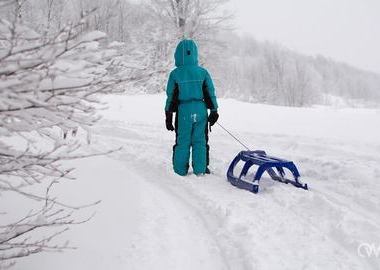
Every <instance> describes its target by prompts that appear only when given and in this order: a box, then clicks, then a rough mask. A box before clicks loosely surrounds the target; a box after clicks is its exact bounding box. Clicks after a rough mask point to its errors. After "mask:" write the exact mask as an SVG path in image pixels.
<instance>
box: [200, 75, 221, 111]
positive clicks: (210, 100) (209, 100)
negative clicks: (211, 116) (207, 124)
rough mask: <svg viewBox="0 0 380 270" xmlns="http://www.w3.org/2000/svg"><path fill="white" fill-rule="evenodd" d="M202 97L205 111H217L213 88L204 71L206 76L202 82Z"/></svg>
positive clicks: (209, 78)
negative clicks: (205, 107)
mask: <svg viewBox="0 0 380 270" xmlns="http://www.w3.org/2000/svg"><path fill="white" fill-rule="evenodd" d="M202 89H203V97H204V99H205V102H206V105H207V109H210V110H211V111H216V110H217V109H218V102H217V101H216V95H215V88H214V84H213V82H212V79H211V76H210V74H209V73H208V71H207V70H206V76H205V79H204V81H203V87H202Z"/></svg>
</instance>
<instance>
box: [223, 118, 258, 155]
mask: <svg viewBox="0 0 380 270" xmlns="http://www.w3.org/2000/svg"><path fill="white" fill-rule="evenodd" d="M216 123H217V124H218V126H220V127H221V128H222V129H223V130H224V131H225V132H227V133H228V135H230V136H231V137H232V138H234V139H235V141H237V142H238V143H240V144H241V145H242V146H243V147H244V148H245V149H247V150H248V151H251V150H250V149H249V147H247V146H246V145H245V144H244V143H242V142H241V141H240V140H239V139H238V138H236V136H234V135H233V134H232V133H231V132H229V131H228V130H227V129H226V128H225V127H223V126H222V125H221V124H219V122H216Z"/></svg>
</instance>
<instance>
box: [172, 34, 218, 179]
mask: <svg viewBox="0 0 380 270" xmlns="http://www.w3.org/2000/svg"><path fill="white" fill-rule="evenodd" d="M174 58H175V65H176V68H175V69H174V70H173V71H172V72H171V73H170V75H169V81H168V84H167V89H166V93H167V99H166V105H165V111H166V112H176V124H175V127H176V136H177V137H176V144H175V145H174V147H173V167H174V171H175V172H176V173H177V174H179V175H186V174H187V172H188V169H189V158H190V147H192V166H193V171H194V173H195V174H202V173H205V171H206V133H207V126H208V125H207V117H208V115H207V109H210V110H217V108H218V104H217V101H216V96H215V89H214V85H213V82H212V79H211V77H210V74H209V73H208V71H207V70H206V69H204V68H202V67H200V66H198V49H197V45H196V44H195V42H194V41H193V40H182V41H181V42H180V43H179V44H178V45H177V48H176V51H175V54H174Z"/></svg>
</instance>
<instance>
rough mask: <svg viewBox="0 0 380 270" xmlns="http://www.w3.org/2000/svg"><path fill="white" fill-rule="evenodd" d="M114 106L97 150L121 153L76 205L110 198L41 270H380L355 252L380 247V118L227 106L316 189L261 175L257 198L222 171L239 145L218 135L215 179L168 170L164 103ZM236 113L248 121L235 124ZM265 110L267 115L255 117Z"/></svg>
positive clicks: (94, 168)
mask: <svg viewBox="0 0 380 270" xmlns="http://www.w3.org/2000/svg"><path fill="white" fill-rule="evenodd" d="M110 101H111V105H112V107H111V108H110V110H108V111H107V112H105V119H104V120H102V121H101V123H100V124H99V126H98V127H97V128H96V130H95V134H94V138H93V143H94V144H95V145H98V146H99V147H100V148H101V149H109V148H112V147H118V146H123V149H122V150H121V151H120V152H118V153H115V154H113V155H112V156H110V157H97V158H94V159H92V160H90V161H86V162H84V161H81V163H80V164H77V166H79V169H78V177H79V178H80V179H81V181H79V182H78V183H76V186H75V187H76V188H78V184H79V188H78V189H79V191H78V195H77V197H78V198H81V199H83V200H84V201H87V200H89V199H96V198H101V199H103V203H102V204H101V205H100V206H99V208H100V209H99V210H98V212H99V213H98V215H97V216H96V218H95V219H94V220H93V221H91V222H90V223H89V224H88V225H85V226H83V227H78V228H76V229H75V230H74V232H73V233H72V234H73V235H72V238H73V239H76V240H75V241H73V242H74V243H75V244H77V245H78V244H79V245H78V246H79V248H80V249H79V251H74V252H69V253H65V254H64V255H51V256H49V257H46V260H45V261H44V264H41V259H39V258H41V257H38V256H37V257H35V258H37V259H32V262H34V265H38V269H39V270H43V269H52V267H53V266H54V269H55V270H60V269H68V268H67V263H63V262H64V258H65V257H66V258H71V262H70V264H69V265H70V267H69V268H70V269H78V270H79V269H91V270H98V269H99V270H100V269H114V270H117V269H181V270H182V269H216V270H219V269H263V270H265V269H292V270H294V269H296V270H298V269H334V270H335V269H379V268H380V258H376V257H374V256H373V257H370V258H362V257H360V256H359V255H358V247H359V245H360V244H362V243H370V244H375V245H377V246H380V214H379V213H380V182H379V181H378V179H380V166H379V165H380V156H379V154H378V153H379V152H380V143H379V141H378V139H377V138H379V137H380V128H379V127H378V126H374V125H373V123H374V122H376V121H378V118H379V116H380V114H379V112H376V111H370V110H358V111H350V110H347V111H345V110H340V111H339V110H337V111H335V110H329V109H319V108H317V109H289V108H281V107H272V106H262V105H251V104H245V103H241V102H236V101H228V100H227V101H224V100H222V102H221V103H222V108H224V109H223V111H221V114H222V118H221V119H222V120H223V123H224V124H225V125H226V126H227V127H233V130H238V132H237V133H238V134H239V137H241V138H242V139H243V140H244V141H247V142H254V148H255V149H265V150H267V152H269V153H271V154H273V155H278V156H281V157H285V158H288V159H292V160H294V161H295V163H296V164H297V165H298V167H299V169H300V171H301V175H302V176H303V181H305V182H307V183H308V184H309V186H310V187H311V189H310V191H304V190H300V189H296V188H294V187H292V186H288V185H284V184H280V183H277V182H273V181H270V180H267V179H264V181H262V189H261V192H260V193H259V194H257V195H254V194H251V193H249V192H247V191H243V190H239V189H236V188H234V187H232V186H231V185H230V184H229V183H228V182H226V180H225V172H226V168H227V167H228V165H229V162H230V161H231V159H232V158H233V157H234V155H236V153H237V152H238V151H239V150H241V149H240V147H239V145H237V144H235V142H233V141H231V139H230V138H229V137H228V136H226V135H225V134H224V133H223V131H221V130H218V128H217V127H215V128H214V129H213V132H212V133H211V149H212V150H211V160H212V161H211V169H212V171H213V172H214V173H213V174H212V175H210V176H206V177H200V178H198V177H195V176H194V175H189V176H187V177H180V176H177V175H175V174H174V173H173V172H172V169H171V154H172V153H171V145H172V144H173V136H174V135H173V133H169V132H167V131H166V130H165V129H164V126H163V119H162V103H163V96H161V95H157V96H134V97H116V98H110ZM148 107H149V108H150V111H148V110H146V108H148ZM237 111H238V112H241V115H243V116H244V115H246V116H248V117H243V118H239V119H238V120H240V121H237V119H236V112H237ZM250 113H251V114H250ZM260 114H263V115H265V116H266V119H264V120H263V118H262V117H251V115H260ZM305 117H306V118H307V119H305ZM268 119H270V121H268ZM283 119H286V121H283ZM309 122H312V123H313V124H312V125H310V124H308V123H309ZM351 126H355V127H358V128H360V129H361V130H356V129H352V128H351ZM255 127H260V128H255ZM94 175H95V176H96V177H95V178H94ZM82 179H83V180H82ZM105 179H107V180H106V181H105ZM91 181H92V182H93V183H92V187H93V189H92V190H91V192H87V196H83V190H86V189H88V184H89V182H91ZM68 190H70V189H69V188H68ZM71 196H74V195H73V194H71ZM84 227H86V228H85V229H84ZM83 230H86V233H85V234H83ZM94 235H96V241H94V240H93V239H92V240H89V239H91V237H92V238H93V237H94ZM85 257H86V258H91V259H84V258H85ZM59 258H61V259H59ZM57 260H58V261H59V260H62V263H59V264H57ZM25 263H30V261H25ZM29 265H30V264H29ZM57 265H58V267H57ZM23 266H25V264H24V265H23V264H19V265H18V266H17V267H19V268H16V269H26V268H22V267H23ZM60 267H61V268H60ZM32 269H37V268H32Z"/></svg>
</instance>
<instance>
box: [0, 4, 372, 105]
mask: <svg viewBox="0 0 380 270" xmlns="http://www.w3.org/2000/svg"><path fill="white" fill-rule="evenodd" d="M16 2H17V3H18V4H17V5H16V6H15V5H12V6H8V7H7V8H4V9H2V11H0V13H2V14H1V17H6V16H8V17H9V16H15V15H16V16H19V17H20V18H21V19H22V20H23V21H24V22H25V23H26V24H27V25H28V26H29V27H31V28H33V29H34V30H35V31H36V32H38V33H40V34H42V35H53V34H54V33H56V32H57V31H58V30H59V29H61V28H62V26H64V25H65V24H68V23H70V21H75V20H78V19H79V18H80V16H81V14H83V13H86V12H89V11H91V12H92V14H91V15H90V17H89V18H90V19H89V20H87V21H86V22H85V23H84V24H83V25H82V27H81V31H83V32H86V31H90V30H100V31H103V32H105V33H107V35H108V42H120V44H119V51H120V55H119V56H118V58H117V60H118V61H120V62H121V63H123V68H124V69H125V74H126V75H125V76H126V78H127V82H126V83H125V84H123V85H122V87H123V89H124V90H125V92H127V93H135V92H143V93H157V92H162V91H165V86H166V79H167V76H168V73H169V72H170V70H171V69H172V68H173V63H174V61H173V52H174V49H175V46H176V44H177V43H178V41H179V40H180V39H182V38H184V37H185V38H192V39H194V40H195V41H196V42H197V43H198V45H199V51H200V57H201V59H200V63H201V64H202V65H204V66H205V67H207V68H208V69H209V70H210V71H211V73H212V75H213V77H214V80H215V84H216V87H217V94H218V96H220V97H229V98H236V99H239V100H243V101H248V102H259V103H267V104H276V105H285V106H309V105H313V104H329V103H330V102H331V98H339V99H342V100H346V101H347V102H348V103H349V104H351V105H353V106H355V105H356V104H365V105H377V104H379V103H380V75H379V74H376V73H372V72H368V71H363V70H360V69H358V68H355V67H352V66H349V65H347V64H344V63H339V62H336V61H334V60H332V59H329V58H326V57H323V56H314V57H312V56H305V55H302V54H299V53H297V52H294V51H291V50H289V49H287V48H284V47H282V46H281V45H279V44H275V43H270V42H262V41H257V40H255V39H254V37H250V36H238V35H237V34H235V33H234V31H233V14H231V13H229V12H228V11H226V10H225V9H224V4H225V3H226V2H228V0H151V1H141V2H136V1H128V0H44V1H43V0H27V1H25V0H18V1H16ZM7 9H8V10H7ZM15 13H18V14H15ZM7 19H11V18H7Z"/></svg>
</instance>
